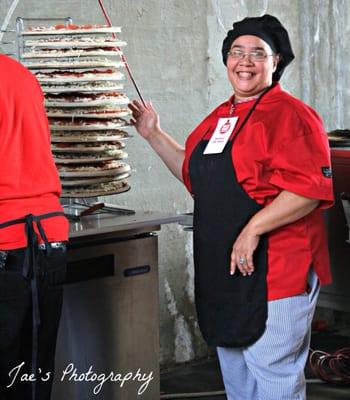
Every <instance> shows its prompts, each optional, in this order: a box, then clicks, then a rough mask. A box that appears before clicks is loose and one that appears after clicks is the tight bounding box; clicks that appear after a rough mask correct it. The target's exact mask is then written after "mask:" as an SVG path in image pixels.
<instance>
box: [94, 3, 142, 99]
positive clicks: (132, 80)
mask: <svg viewBox="0 0 350 400" xmlns="http://www.w3.org/2000/svg"><path fill="white" fill-rule="evenodd" d="M98 3H99V5H100V7H101V10H102V12H103V15H104V17H105V19H106V21H107V24H108V26H110V27H111V26H112V21H111V19H110V18H109V16H108V14H107V11H106V9H105V6H104V5H103V2H102V0H98ZM112 35H113V38H114V39H116V38H117V35H116V34H115V33H113V34H112ZM116 48H117V50H118V51H120V58H121V60H122V61H123V62H124V64H125V68H126V70H127V72H128V75H129V77H130V80H131V82H132V84H133V85H134V87H135V89H136V92H137V94H138V95H139V97H140V100H141V102H142V104H143V105H144V107H146V103H145V100H144V99H143V97H142V94H141V92H140V90H139V88H138V86H137V84H136V81H135V79H134V77H133V75H132V72H131V69H130V67H129V64H128V62H127V60H126V57H125V55H124V54H123V52H122V51H121V49H120V47H119V46H116Z"/></svg>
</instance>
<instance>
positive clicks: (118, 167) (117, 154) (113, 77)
mask: <svg viewBox="0 0 350 400" xmlns="http://www.w3.org/2000/svg"><path fill="white" fill-rule="evenodd" d="M120 31H121V29H120V28H118V27H108V26H104V25H67V26H66V25H56V26H52V27H40V26H39V27H32V28H29V29H27V30H23V31H22V35H23V36H22V37H23V52H22V54H21V60H22V62H23V64H24V65H25V66H26V67H27V68H29V69H31V70H32V72H33V73H34V74H35V76H36V77H37V79H38V81H39V82H40V84H41V87H42V90H43V92H44V95H45V105H46V109H47V115H48V117H49V123H50V129H51V142H52V152H53V155H54V159H55V162H56V165H57V168H58V171H59V175H60V178H61V183H62V187H63V193H62V196H63V197H94V196H100V195H108V194H115V193H121V192H125V191H127V190H128V189H129V188H130V186H129V184H128V182H127V178H128V177H129V175H130V166H129V165H128V164H126V162H125V159H126V158H127V153H126V152H125V142H124V141H125V139H127V138H129V137H130V135H129V134H128V131H127V129H128V128H129V127H130V124H129V123H128V122H127V119H126V118H127V117H128V116H129V110H128V107H127V104H128V102H129V99H128V97H127V96H126V95H125V94H124V93H123V80H124V74H123V73H122V72H121V71H120V69H121V68H123V67H124V63H123V62H122V61H120V55H121V47H123V46H125V45H126V43H125V42H124V41H121V40H119V39H116V38H115V37H112V35H113V34H115V33H119V32H120Z"/></svg>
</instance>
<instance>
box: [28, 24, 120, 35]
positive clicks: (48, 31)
mask: <svg viewBox="0 0 350 400" xmlns="http://www.w3.org/2000/svg"><path fill="white" fill-rule="evenodd" d="M120 32H121V28H120V27H118V26H113V27H112V26H108V25H99V24H95V25H91V24H89V25H75V24H67V25H64V24H57V25H54V26H32V27H28V29H25V30H23V31H22V32H21V34H22V35H24V36H29V35H30V36H33V35H81V34H89V35H90V34H91V33H93V34H100V33H120Z"/></svg>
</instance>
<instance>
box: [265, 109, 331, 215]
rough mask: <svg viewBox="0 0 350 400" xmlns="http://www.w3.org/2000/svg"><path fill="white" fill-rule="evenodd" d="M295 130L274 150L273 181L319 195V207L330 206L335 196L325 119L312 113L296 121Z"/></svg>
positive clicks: (308, 195) (289, 188) (285, 188)
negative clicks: (304, 118) (284, 142)
mask: <svg viewBox="0 0 350 400" xmlns="http://www.w3.org/2000/svg"><path fill="white" fill-rule="evenodd" d="M296 117H297V116H296ZM289 129H290V128H289ZM293 134H294V138H293V139H292V140H290V141H289V142H288V143H286V144H285V145H283V146H282V147H281V148H280V149H279V150H278V151H277V152H276V153H275V154H274V157H273V159H272V162H271V167H272V169H273V173H272V176H271V178H270V183H272V184H273V185H275V186H277V187H279V188H280V189H282V190H288V191H290V192H293V193H296V194H299V195H301V196H305V197H309V198H312V199H318V200H320V201H321V204H320V206H319V207H320V208H328V207H330V206H331V205H332V204H333V200H334V196H333V185H332V176H331V161H330V150H329V144H328V138H327V135H326V133H325V131H324V129H323V126H322V122H321V121H320V120H319V119H318V117H316V116H315V117H314V118H311V119H310V114H309V115H308V119H306V120H305V121H304V120H301V119H299V120H296V121H295V125H294V124H293Z"/></svg>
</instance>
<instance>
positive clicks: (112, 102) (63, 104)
mask: <svg viewBox="0 0 350 400" xmlns="http://www.w3.org/2000/svg"><path fill="white" fill-rule="evenodd" d="M129 103H130V99H128V98H121V99H120V98H119V99H118V98H116V99H113V100H112V99H110V98H109V99H106V100H88V101H85V102H83V101H80V102H74V103H73V102H60V101H59V102H56V101H48V100H45V106H46V107H60V108H61V107H64V108H66V107H70V108H72V107H74V108H77V107H96V106H113V105H120V104H129Z"/></svg>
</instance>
